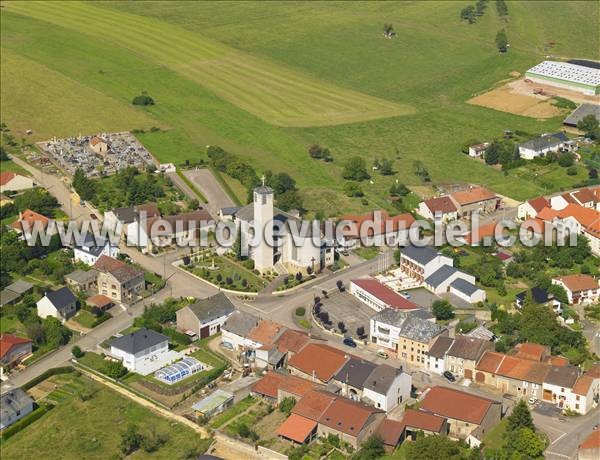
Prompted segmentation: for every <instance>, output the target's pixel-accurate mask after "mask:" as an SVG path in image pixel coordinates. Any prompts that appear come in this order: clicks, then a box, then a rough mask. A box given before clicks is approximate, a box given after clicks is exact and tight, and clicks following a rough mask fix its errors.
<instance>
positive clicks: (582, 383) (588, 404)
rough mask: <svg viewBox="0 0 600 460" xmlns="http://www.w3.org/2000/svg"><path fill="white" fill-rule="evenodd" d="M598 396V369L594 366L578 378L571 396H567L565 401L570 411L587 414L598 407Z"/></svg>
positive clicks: (599, 374)
mask: <svg viewBox="0 0 600 460" xmlns="http://www.w3.org/2000/svg"><path fill="white" fill-rule="evenodd" d="M599 395H600V367H599V366H598V364H596V365H595V366H593V367H592V368H591V369H590V370H588V371H587V372H586V373H585V374H583V375H580V376H579V378H578V379H577V381H576V382H575V385H573V389H572V391H571V394H570V395H568V396H567V398H568V399H567V401H568V404H569V407H570V408H571V409H572V410H574V411H577V412H579V413H580V414H587V413H588V412H589V411H590V410H592V408H593V407H596V406H597V405H598V403H597V400H598V396H599Z"/></svg>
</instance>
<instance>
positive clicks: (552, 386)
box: [542, 365, 579, 410]
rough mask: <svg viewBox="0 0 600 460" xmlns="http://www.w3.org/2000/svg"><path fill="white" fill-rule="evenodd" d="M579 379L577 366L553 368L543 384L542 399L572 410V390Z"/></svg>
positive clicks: (549, 370)
mask: <svg viewBox="0 0 600 460" xmlns="http://www.w3.org/2000/svg"><path fill="white" fill-rule="evenodd" d="M578 378H579V369H578V368H577V367H575V366H568V365H567V366H551V367H550V368H549V369H548V373H547V374H546V377H545V378H544V382H543V383H542V399H543V400H544V401H546V402H550V403H552V404H555V405H556V406H558V407H560V408H561V409H567V408H571V404H570V402H571V401H572V400H573V399H574V398H573V397H572V390H573V386H574V385H575V383H576V382H577V379H578ZM573 410H575V409H573Z"/></svg>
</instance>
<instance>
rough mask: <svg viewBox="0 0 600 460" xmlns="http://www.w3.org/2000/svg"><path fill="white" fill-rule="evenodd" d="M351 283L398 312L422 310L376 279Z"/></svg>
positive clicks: (363, 279)
mask: <svg viewBox="0 0 600 460" xmlns="http://www.w3.org/2000/svg"><path fill="white" fill-rule="evenodd" d="M351 282H352V283H354V284H356V285H357V286H358V287H360V288H361V289H364V290H365V291H367V292H368V293H369V294H371V295H373V296H375V297H377V298H378V299H379V300H381V301H382V302H383V303H385V304H386V305H389V307H390V308H394V309H396V310H415V309H417V308H420V307H419V306H418V305H417V304H415V303H413V302H411V301H410V300H408V299H406V298H404V297H403V296H401V295H400V294H398V293H397V292H395V291H394V290H393V289H390V288H389V287H387V286H386V285H384V284H381V283H380V282H379V281H377V280H375V279H372V278H361V279H355V280H352V281H351Z"/></svg>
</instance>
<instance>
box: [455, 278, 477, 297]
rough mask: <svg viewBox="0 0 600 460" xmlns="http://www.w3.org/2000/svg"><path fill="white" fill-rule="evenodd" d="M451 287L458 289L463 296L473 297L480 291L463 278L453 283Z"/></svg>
mask: <svg viewBox="0 0 600 460" xmlns="http://www.w3.org/2000/svg"><path fill="white" fill-rule="evenodd" d="M450 286H451V287H453V288H454V289H456V290H457V291H459V292H462V293H463V294H467V295H469V296H470V295H473V294H474V293H475V292H477V291H478V290H479V288H478V287H477V286H475V285H474V284H473V283H469V282H468V281H467V280H464V279H462V278H458V279H455V280H454V281H452V283H451V284H450Z"/></svg>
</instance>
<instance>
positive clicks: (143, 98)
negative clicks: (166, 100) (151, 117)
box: [131, 94, 154, 105]
mask: <svg viewBox="0 0 600 460" xmlns="http://www.w3.org/2000/svg"><path fill="white" fill-rule="evenodd" d="M131 103H132V104H133V105H154V99H152V98H151V97H150V96H148V95H147V94H141V95H139V96H136V97H134V98H133V101H131Z"/></svg>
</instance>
